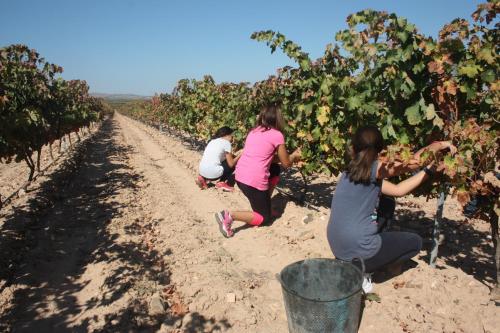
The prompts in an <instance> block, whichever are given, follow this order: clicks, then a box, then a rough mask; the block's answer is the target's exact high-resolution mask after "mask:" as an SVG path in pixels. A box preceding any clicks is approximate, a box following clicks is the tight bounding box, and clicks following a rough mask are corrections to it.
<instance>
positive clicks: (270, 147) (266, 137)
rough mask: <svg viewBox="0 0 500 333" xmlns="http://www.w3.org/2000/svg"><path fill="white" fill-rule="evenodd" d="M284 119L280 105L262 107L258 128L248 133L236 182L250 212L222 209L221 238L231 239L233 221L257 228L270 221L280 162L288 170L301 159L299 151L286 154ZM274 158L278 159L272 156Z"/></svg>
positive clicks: (219, 222)
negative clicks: (246, 199)
mask: <svg viewBox="0 0 500 333" xmlns="http://www.w3.org/2000/svg"><path fill="white" fill-rule="evenodd" d="M282 130H283V118H282V116H281V112H280V109H279V106H277V105H269V106H266V107H264V108H263V109H262V110H261V112H260V114H259V117H258V118H257V126H256V127H255V128H254V129H252V130H251V131H250V133H249V134H248V136H247V138H246V141H245V147H244V148H243V154H242V155H241V158H240V159H239V161H238V164H236V183H237V184H238V187H239V188H240V189H241V191H242V192H243V194H244V195H245V196H246V197H247V198H248V200H249V201H250V205H251V207H252V210H253V211H229V210H223V211H221V212H218V213H216V214H215V219H216V221H217V223H218V224H219V229H220V231H221V233H222V235H224V237H226V238H228V237H232V236H233V230H232V228H231V225H232V223H233V221H242V222H245V223H247V224H250V225H254V226H258V225H261V224H262V223H266V222H269V221H270V219H271V194H272V191H273V189H274V187H275V186H276V184H278V181H279V173H280V166H279V165H278V164H276V163H273V160H275V159H276V160H277V161H279V162H281V165H282V166H283V167H284V168H288V167H290V166H291V165H292V163H294V162H295V161H297V160H298V159H299V157H300V151H298V150H297V151H295V152H294V153H292V154H290V155H289V154H288V152H287V150H286V147H285V138H284V137H283V133H282V132H281V131H282ZM275 155H277V158H276V157H275Z"/></svg>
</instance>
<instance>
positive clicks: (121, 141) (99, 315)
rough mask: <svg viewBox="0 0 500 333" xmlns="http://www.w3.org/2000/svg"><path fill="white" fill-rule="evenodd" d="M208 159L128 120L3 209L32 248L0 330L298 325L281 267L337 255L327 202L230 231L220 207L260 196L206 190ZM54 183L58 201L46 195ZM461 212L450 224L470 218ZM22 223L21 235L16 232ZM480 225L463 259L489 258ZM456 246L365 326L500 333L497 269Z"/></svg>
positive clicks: (9, 230) (4, 298) (420, 207)
mask: <svg viewBox="0 0 500 333" xmlns="http://www.w3.org/2000/svg"><path fill="white" fill-rule="evenodd" d="M199 157H200V156H199V153H198V152H195V151H192V150H189V149H188V148H187V147H186V146H185V145H184V144H183V143H182V142H180V141H178V140H176V139H173V138H171V137H169V136H166V135H163V134H161V133H159V132H158V131H156V130H154V129H152V128H149V127H147V126H145V125H143V124H140V123H138V122H135V121H133V120H130V119H128V118H125V117H123V116H121V115H116V116H115V119H113V120H110V121H108V122H107V123H105V126H104V128H103V131H101V132H100V133H99V134H98V135H96V137H95V138H93V140H92V141H91V142H89V144H87V145H85V146H84V147H82V148H81V151H79V152H78V155H77V156H76V159H75V162H74V164H73V165H69V166H65V167H63V168H61V170H60V171H58V172H57V173H56V174H54V175H53V176H52V180H50V181H48V182H47V183H48V184H45V185H43V186H41V188H40V189H39V190H38V191H37V192H36V193H33V194H31V195H32V196H34V197H35V199H31V201H30V200H28V201H27V202H25V203H24V204H22V202H19V203H18V206H17V207H19V208H16V209H13V210H12V211H10V212H8V213H2V214H3V215H0V226H1V228H2V229H1V230H2V235H8V236H2V237H3V239H2V240H1V242H0V246H1V244H4V243H5V241H6V240H7V241H10V242H11V243H12V244H18V246H19V247H20V248H23V250H22V251H21V252H20V253H22V256H20V258H19V260H17V261H16V262H14V263H13V266H14V267H16V268H15V269H12V270H10V271H8V272H5V274H3V276H0V278H2V279H3V280H2V281H3V282H2V283H3V285H4V286H5V287H2V285H0V291H1V294H0V323H1V324H0V330H1V329H4V330H6V331H13V332H17V331H26V332H33V331H42V332H55V331H61V332H63V331H82V332H87V331H93V330H94V331H109V332H117V331H120V332H122V331H133V332H135V331H144V332H154V331H156V330H159V331H160V332H173V331H176V330H177V331H180V332H183V331H185V332H203V331H206V332H217V331H228V332H276V333H280V332H287V326H286V317H285V312H284V307H283V302H282V297H281V289H280V286H279V283H278V282H277V281H276V279H275V274H277V273H278V272H279V271H280V270H281V269H282V268H283V267H284V266H285V265H287V264H289V263H291V262H293V261H296V260H300V259H304V258H308V257H311V258H312V257H331V256H332V255H331V252H330V250H329V247H328V244H327V242H326V237H325V229H326V223H327V218H328V213H329V212H328V207H327V206H326V205H323V206H321V207H320V208H319V211H317V212H316V211H312V210H308V209H305V208H302V207H299V206H296V205H295V204H294V203H292V202H288V201H287V200H285V199H284V198H283V197H280V196H277V197H276V198H275V202H277V203H278V204H279V206H280V208H281V209H283V210H284V213H283V216H282V217H281V218H280V219H278V220H277V221H276V222H275V223H274V224H273V225H272V226H270V227H261V228H247V229H243V228H240V229H239V230H238V232H237V233H236V235H235V237H234V238H231V239H225V238H223V237H222V236H221V234H220V233H219V231H218V228H217V226H216V223H215V221H214V218H213V214H214V213H215V212H217V211H219V210H221V209H223V208H226V207H234V208H242V209H244V208H248V202H247V201H246V200H245V198H244V197H243V196H242V195H241V193H239V192H236V193H230V194H227V193H221V192H217V191H216V190H215V189H209V190H207V191H200V190H199V189H198V188H197V187H196V185H195V184H194V181H193V180H194V175H195V172H196V165H197V163H198V160H199ZM70 180H71V181H70ZM315 186H316V187H314V186H313V188H319V184H316V185H315ZM327 188H328V187H327ZM51 189H52V192H55V193H52V196H54V198H52V197H51V199H50V200H48V201H47V200H46V201H43V200H41V199H40V198H43V197H44V196H46V195H47V193H51ZM55 189H57V191H55ZM329 193H330V192H329ZM324 197H325V200H324V201H325V202H328V198H327V197H328V194H325V195H324ZM37 198H38V199H37ZM34 201H36V202H37V203H36V204H35V203H34ZM44 202H45V203H44ZM405 202H406V201H404V200H403V201H402V204H403V208H402V209H400V210H399V212H400V215H401V214H403V217H402V219H404V218H406V217H407V216H408V215H409V214H410V215H411V214H412V210H417V211H419V212H420V211H423V212H424V213H423V214H421V216H420V217H419V218H420V219H427V220H428V216H429V214H431V213H432V210H429V209H428V207H432V205H433V203H432V202H431V203H430V204H427V203H424V202H422V201H421V200H420V201H419V200H412V204H411V205H406V204H405ZM414 202H415V203H414ZM37 205H42V206H43V207H42V208H40V209H39V208H36V209H35V208H34V207H38V206H37ZM448 207H449V208H448V209H447V211H445V216H446V217H448V219H449V220H448V222H449V223H450V225H451V224H452V223H455V222H457V223H458V222H461V221H459V218H458V217H456V214H454V213H453V210H455V209H456V207H455V206H453V204H451V205H449V206H448ZM34 212H36V213H34ZM307 214H310V216H311V221H310V222H309V223H307V224H305V223H303V222H302V220H303V217H304V216H306V215H307ZM32 220H36V221H32ZM427 220H426V221H427ZM19 221H22V223H21V224H22V225H21V226H19V224H18V228H17V229H20V230H23V231H22V232H21V231H15V230H14V229H15V228H13V225H14V224H15V223H18V222H19ZM469 227H470V228H475V229H474V230H475V232H476V233H477V234H476V235H475V236H476V237H478V239H481V237H483V238H484V242H481V243H479V242H477V243H474V244H473V245H471V248H472V246H474V249H475V250H474V251H472V250H471V251H470V252H471V253H474V256H472V255H471V256H470V258H469V257H468V256H469V254H467V256H466V257H464V258H462V259H463V260H462V262H463V264H461V265H462V266H463V265H466V264H469V263H470V262H471V261H473V260H475V261H476V262H478V261H480V260H481V262H488V260H489V258H490V257H489V256H490V253H489V252H488V251H490V250H488V249H489V246H490V244H489V243H488V242H487V240H486V238H485V232H484V227H477V228H476V226H469ZM481 228H483V229H481ZM17 229H16V230H17ZM32 229H34V230H32ZM26 230H28V231H29V232H27V231H26ZM16 232H17V233H16ZM422 232H423V233H424V234H425V233H426V232H428V230H423V231H422ZM457 237H458V236H457ZM450 239H451V238H450ZM457 239H458V238H457ZM458 240H460V239H458ZM467 249H468V248H467ZM0 250H1V249H0ZM452 250H453V249H452ZM450 251H451V250H450ZM457 251H458V250H457ZM457 251H455V252H453V251H451V252H450V254H449V255H447V256H446V257H443V258H441V259H440V261H439V262H438V264H439V266H440V268H441V269H439V270H432V269H430V268H429V267H428V265H427V264H426V263H425V262H424V259H425V255H426V251H422V256H420V257H419V258H417V260H416V261H417V263H418V266H417V267H416V268H414V269H411V270H409V271H406V272H404V273H403V274H402V275H401V276H399V277H398V278H396V279H392V280H388V281H385V282H381V283H379V284H376V289H375V291H376V292H377V293H378V294H379V295H380V296H381V298H382V300H381V302H380V303H375V302H366V304H365V309H364V312H363V317H362V322H361V327H360V332H373V331H375V330H382V331H384V332H431V331H432V332H441V331H442V332H492V333H493V332H495V330H496V329H497V328H498V327H500V319H499V318H500V317H499V316H498V314H500V312H499V308H498V306H496V305H495V304H494V303H492V302H490V301H489V300H488V286H489V285H490V283H491V273H490V272H489V271H487V269H486V268H485V269H483V270H482V271H481V272H479V271H477V272H476V271H473V272H467V270H466V269H464V268H463V267H459V265H458V264H454V263H455V262H458V261H457V260H458V259H457V260H456V259H454V258H455V257H453V256H452V255H456V256H458V255H459V254H460V253H461V252H460V251H458V252H457ZM459 252H460V253H459ZM476 254H477V256H476ZM478 258H479V259H480V260H479V259H478ZM479 267H482V266H479ZM485 267H487V265H486V264H485ZM0 272H1V270H0ZM5 277H8V279H5ZM2 288H3V289H2ZM396 288H397V289H396ZM163 305H165V308H169V309H168V310H166V311H164V309H163ZM162 323H163V324H162ZM2 325H3V326H2Z"/></svg>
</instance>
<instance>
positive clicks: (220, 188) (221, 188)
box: [217, 187, 234, 192]
mask: <svg viewBox="0 0 500 333" xmlns="http://www.w3.org/2000/svg"><path fill="white" fill-rule="evenodd" d="M217 189H219V190H221V191H224V192H233V191H234V189H233V190H230V189H228V188H225V187H217Z"/></svg>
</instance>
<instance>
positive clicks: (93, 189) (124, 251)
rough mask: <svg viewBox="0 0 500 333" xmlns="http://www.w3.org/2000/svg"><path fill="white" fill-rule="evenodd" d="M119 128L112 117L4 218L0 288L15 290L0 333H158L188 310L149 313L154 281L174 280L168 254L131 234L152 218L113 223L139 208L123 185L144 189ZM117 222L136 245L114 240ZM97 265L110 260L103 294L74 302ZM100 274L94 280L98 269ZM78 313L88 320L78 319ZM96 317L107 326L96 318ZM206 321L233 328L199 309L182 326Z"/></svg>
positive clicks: (198, 327) (0, 316) (200, 326)
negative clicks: (125, 301)
mask: <svg viewBox="0 0 500 333" xmlns="http://www.w3.org/2000/svg"><path fill="white" fill-rule="evenodd" d="M118 130H119V129H118V128H117V127H116V123H115V122H113V121H112V120H111V119H108V120H106V121H104V123H103V124H102V127H101V129H100V130H99V131H98V132H97V133H95V134H94V136H93V137H92V138H90V139H88V140H86V141H85V142H83V143H82V144H80V145H78V146H77V147H76V148H75V151H74V152H73V154H72V156H71V158H69V159H68V160H66V161H65V162H64V163H63V164H62V165H61V166H60V167H59V168H58V169H57V170H55V171H54V172H53V173H52V174H51V175H50V177H48V179H47V180H46V181H44V182H43V183H42V184H41V185H40V188H39V189H36V190H34V191H33V193H29V194H28V195H30V196H31V197H32V198H30V199H29V200H28V202H27V204H26V205H24V206H20V207H14V208H12V209H10V210H9V211H8V212H2V214H1V215H0V218H1V219H2V220H3V221H4V223H3V225H2V226H1V227H0V292H2V293H3V294H4V295H5V294H6V293H5V292H4V291H5V290H7V289H10V290H12V295H11V298H10V300H8V301H7V302H6V304H5V305H6V307H4V308H3V309H0V310H1V312H0V331H7V332H9V331H12V332H70V331H71V332H89V331H97V332H121V331H141V332H153V331H156V330H157V329H158V328H159V326H160V324H161V323H162V321H164V320H165V319H167V318H168V319H169V320H172V319H175V320H176V319H180V318H181V317H182V316H181V315H175V314H172V313H168V312H167V313H165V314H161V315H157V316H151V315H149V314H148V302H149V300H150V298H151V292H152V289H153V288H151V287H150V286H151V285H153V286H154V285H155V284H159V285H168V284H169V282H170V281H169V278H170V276H169V272H168V269H167V268H165V267H164V266H163V265H159V264H158V259H159V258H162V257H163V256H165V255H169V254H170V252H169V251H167V252H166V253H157V251H155V250H152V249H151V248H149V247H147V246H146V245H145V244H143V243H141V242H140V241H134V238H133V236H137V234H138V233H140V232H141V231H143V230H144V229H145V228H148V227H150V221H142V220H140V219H136V220H135V222H134V223H132V224H130V225H129V226H125V225H118V226H115V225H113V227H114V228H115V229H114V228H109V227H108V225H110V223H111V221H112V219H117V218H120V216H122V214H123V208H125V206H128V208H129V210H135V209H140V207H136V205H137V204H136V203H135V202H134V200H133V195H131V196H130V200H129V201H128V202H127V200H125V201H124V200H123V198H121V197H119V194H120V193H121V192H127V191H128V193H130V192H131V193H134V192H136V191H138V190H139V187H138V183H139V182H140V181H141V179H142V177H141V175H140V174H138V173H137V172H136V171H135V170H132V169H131V168H130V167H129V166H128V164H127V159H128V157H127V155H128V154H129V153H130V151H131V147H127V146H124V145H122V144H120V143H118V142H116V141H115V140H114V138H113V137H114V136H115V135H116V134H117V131H118ZM119 229H122V230H125V232H126V233H129V234H130V235H131V237H130V239H131V241H130V242H116V239H117V238H118V231H119ZM113 263H114V264H113ZM116 263H120V265H117V264H116ZM91 264H94V269H96V268H95V267H107V268H108V271H109V269H110V268H109V267H113V268H112V272H111V273H109V272H107V273H106V278H105V279H103V281H104V282H103V284H102V286H100V288H99V290H98V291H95V290H94V291H90V294H92V293H93V294H95V295H96V296H94V297H92V298H89V299H85V300H82V299H77V298H76V296H75V295H76V294H77V293H78V292H80V291H82V289H84V288H86V287H87V286H88V285H89V284H90V282H91V281H90V280H83V279H81V278H82V276H84V274H85V273H86V270H87V269H88V266H90V265H91ZM108 265H109V266H108ZM97 270H98V268H97ZM94 274H97V275H96V278H98V277H99V275H100V272H99V271H97V272H94ZM82 280H83V281H82ZM7 294H8V293H7ZM126 294H129V295H132V297H129V298H127V299H129V300H130V303H129V304H128V306H126V307H125V308H123V307H118V309H121V310H118V311H116V312H114V313H112V314H109V311H107V312H104V314H102V313H100V309H103V308H105V307H106V306H112V304H113V302H115V301H116V300H118V299H120V298H122V297H125V296H126ZM89 314H92V315H91V316H89ZM82 316H84V317H85V319H79V317H82ZM99 316H100V317H101V318H100V319H101V321H102V319H103V318H104V321H105V325H104V326H102V325H99V326H96V325H95V324H94V322H95V320H96V319H98V317H99ZM208 324H210V325H211V327H216V326H218V327H226V328H227V327H229V324H228V323H227V322H225V321H221V322H220V323H219V322H218V323H216V322H215V321H214V320H213V319H208V318H205V317H203V316H202V315H200V314H197V313H193V314H191V316H190V320H189V322H185V323H183V327H185V328H186V330H188V331H192V332H198V331H203V330H204V329H205V327H206V325H208Z"/></svg>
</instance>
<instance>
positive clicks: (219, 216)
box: [215, 210, 234, 238]
mask: <svg viewBox="0 0 500 333" xmlns="http://www.w3.org/2000/svg"><path fill="white" fill-rule="evenodd" d="M215 221H217V224H218V225H219V230H220V232H221V234H222V236H224V237H226V238H229V237H233V235H234V232H233V229H231V225H232V224H233V218H232V217H231V215H229V212H228V211H227V210H223V211H220V212H218V213H215Z"/></svg>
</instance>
